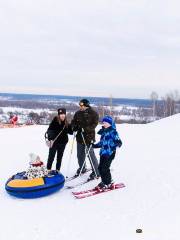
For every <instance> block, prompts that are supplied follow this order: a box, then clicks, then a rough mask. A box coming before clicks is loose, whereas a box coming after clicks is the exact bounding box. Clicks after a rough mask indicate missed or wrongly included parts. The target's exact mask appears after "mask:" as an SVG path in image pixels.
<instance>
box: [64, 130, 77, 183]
mask: <svg viewBox="0 0 180 240" xmlns="http://www.w3.org/2000/svg"><path fill="white" fill-rule="evenodd" d="M75 138H76V133H75V132H73V141H72V146H71V150H70V155H69V161H68V165H67V171H66V173H67V174H66V178H68V175H69V170H70V165H71V159H72V153H73V148H74V142H75Z"/></svg>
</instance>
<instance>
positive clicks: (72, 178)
mask: <svg viewBox="0 0 180 240" xmlns="http://www.w3.org/2000/svg"><path fill="white" fill-rule="evenodd" d="M89 171H91V168H88V169H87V170H86V172H85V173H81V175H84V174H86V173H87V172H89ZM81 175H74V176H72V177H66V182H70V181H72V180H74V179H76V178H78V177H80V176H81Z"/></svg>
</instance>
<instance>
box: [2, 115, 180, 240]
mask: <svg viewBox="0 0 180 240" xmlns="http://www.w3.org/2000/svg"><path fill="white" fill-rule="evenodd" d="M117 128H118V131H119V133H120V136H121V138H122V141H123V146H122V148H121V149H119V150H118V152H117V155H116V159H115V160H114V162H113V164H112V169H113V171H112V174H113V178H114V180H115V181H117V182H124V183H125V185H126V188H123V189H120V190H116V191H112V192H109V193H104V194H101V195H97V196H95V197H91V198H87V199H82V200H76V199H74V198H73V196H72V194H71V190H61V191H59V192H57V193H56V194H53V195H51V196H47V197H44V198H40V199H32V200H23V199H16V198H13V197H11V196H9V195H8V194H7V193H6V192H5V190H4V185H5V182H6V180H7V179H8V177H9V176H11V175H12V174H14V173H16V172H18V171H22V170H25V169H26V168H27V167H28V162H29V156H28V154H29V153H31V152H34V153H37V154H39V155H40V157H41V159H42V160H43V161H44V162H46V160H47V155H48V149H47V147H46V146H45V144H44V132H45V130H46V127H45V126H29V127H25V128H18V129H17V128H15V129H0V176H1V179H0V186H1V188H0V213H1V218H0V226H1V231H0V239H2V240H32V239H33V240H41V239H42V240H60V239H61V240H76V239H77V240H82V239H87V240H92V239H103V240H106V239H113V240H116V239H118V240H119V239H122V240H134V239H135V240H136V239H145V240H156V239H157V240H159V239H161V240H177V239H179V237H180V230H179V223H180V204H179V202H180V181H179V179H180V152H179V144H180V134H179V132H180V114H177V115H174V116H172V117H169V118H166V119H162V120H160V121H157V122H154V123H151V124H147V125H127V124H123V125H118V126H117ZM71 146H72V137H70V141H69V144H68V146H67V148H66V151H65V155H64V158H63V166H62V173H63V174H64V175H66V174H67V163H68V161H69V159H70V149H71ZM96 153H97V156H98V150H96ZM76 168H77V159H76V149H75V148H74V151H73V155H72V158H71V167H70V175H73V174H74V172H75V171H76ZM85 177H86V176H84V177H83V178H85ZM77 181H78V180H77ZM97 183H98V181H96V182H95V181H94V182H90V183H89V184H88V185H86V186H84V187H81V188H78V189H84V188H89V187H90V188H91V187H93V186H94V185H96V184H97ZM137 228H141V229H143V233H136V229H137Z"/></svg>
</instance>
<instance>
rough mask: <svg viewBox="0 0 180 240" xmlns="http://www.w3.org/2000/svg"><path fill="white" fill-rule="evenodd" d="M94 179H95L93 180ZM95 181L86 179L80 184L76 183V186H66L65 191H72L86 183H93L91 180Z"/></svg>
mask: <svg viewBox="0 0 180 240" xmlns="http://www.w3.org/2000/svg"><path fill="white" fill-rule="evenodd" d="M95 179H96V178H95ZM95 179H91V180H90V179H87V180H85V181H83V182H80V183H77V184H74V185H72V186H66V189H73V188H76V187H80V186H82V185H84V184H86V183H89V182H91V181H93V180H95Z"/></svg>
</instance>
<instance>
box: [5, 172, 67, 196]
mask: <svg viewBox="0 0 180 240" xmlns="http://www.w3.org/2000/svg"><path fill="white" fill-rule="evenodd" d="M24 174H25V172H21V173H17V174H15V175H13V176H12V177H11V178H10V179H9V180H8V181H7V182H6V184H5V189H6V191H7V192H8V193H9V194H10V195H12V196H15V197H18V198H39V197H43V196H47V195H49V194H51V193H54V192H56V191H58V190H59V189H61V188H63V186H64V182H65V178H64V176H63V175H62V174H61V173H60V174H59V173H57V172H56V171H52V172H51V174H49V175H48V176H47V177H43V178H35V179H27V178H25V177H24Z"/></svg>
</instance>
